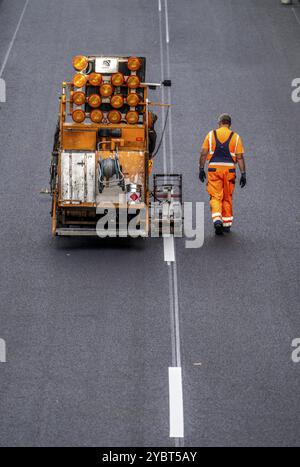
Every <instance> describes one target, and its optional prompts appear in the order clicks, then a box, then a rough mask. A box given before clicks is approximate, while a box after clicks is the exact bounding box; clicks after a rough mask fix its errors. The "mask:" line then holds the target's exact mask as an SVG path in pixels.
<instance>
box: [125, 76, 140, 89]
mask: <svg viewBox="0 0 300 467" xmlns="http://www.w3.org/2000/svg"><path fill="white" fill-rule="evenodd" d="M140 84H141V82H140V78H139V77H138V76H136V75H132V76H129V78H128V79H127V86H128V87H129V89H136V88H138V87H139V85H140Z"/></svg>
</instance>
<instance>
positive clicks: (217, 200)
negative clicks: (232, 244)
mask: <svg viewBox="0 0 300 467" xmlns="http://www.w3.org/2000/svg"><path fill="white" fill-rule="evenodd" d="M218 123H219V128H218V129H217V130H213V131H210V132H209V133H208V134H207V136H206V138H205V140H204V142H203V145H202V150H201V154H200V161H199V179H200V180H201V182H202V183H204V181H205V179H206V173H205V162H206V161H207V162H208V177H207V178H208V181H207V191H208V194H209V196H210V207H211V215H212V220H213V223H214V227H215V232H216V234H217V235H222V234H223V232H227V233H229V232H230V229H231V225H232V222H233V211H232V195H233V191H234V188H235V179H236V169H235V165H236V163H237V164H238V166H239V169H240V172H241V177H240V186H241V188H243V187H244V186H245V185H246V166H245V160H244V147H243V142H242V140H241V138H240V137H239V135H238V134H237V133H234V132H233V131H231V116H230V115H228V114H222V115H220V117H219V120H218Z"/></svg>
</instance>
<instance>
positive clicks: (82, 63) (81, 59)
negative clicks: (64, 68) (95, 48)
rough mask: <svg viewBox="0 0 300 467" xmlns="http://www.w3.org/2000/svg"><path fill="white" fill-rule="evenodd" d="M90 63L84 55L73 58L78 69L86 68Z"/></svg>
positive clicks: (74, 65)
mask: <svg viewBox="0 0 300 467" xmlns="http://www.w3.org/2000/svg"><path fill="white" fill-rule="evenodd" d="M88 64H89V60H88V58H87V57H85V56H84V55H76V57H74V58H73V67H74V68H75V70H77V71H83V70H85V69H86V68H87V66H88Z"/></svg>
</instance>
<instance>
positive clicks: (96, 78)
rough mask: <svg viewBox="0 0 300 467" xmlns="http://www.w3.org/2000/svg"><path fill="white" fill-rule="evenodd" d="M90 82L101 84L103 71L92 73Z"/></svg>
mask: <svg viewBox="0 0 300 467" xmlns="http://www.w3.org/2000/svg"><path fill="white" fill-rule="evenodd" d="M89 83H90V84H91V85H92V86H100V84H101V83H102V75H101V73H91V74H90V75H89Z"/></svg>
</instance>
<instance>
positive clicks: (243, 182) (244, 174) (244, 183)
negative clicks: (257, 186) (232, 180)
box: [240, 172, 247, 188]
mask: <svg viewBox="0 0 300 467" xmlns="http://www.w3.org/2000/svg"><path fill="white" fill-rule="evenodd" d="M246 183H247V179H246V172H242V173H241V178H240V185H241V188H244V186H245V185H246Z"/></svg>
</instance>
